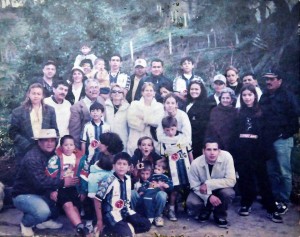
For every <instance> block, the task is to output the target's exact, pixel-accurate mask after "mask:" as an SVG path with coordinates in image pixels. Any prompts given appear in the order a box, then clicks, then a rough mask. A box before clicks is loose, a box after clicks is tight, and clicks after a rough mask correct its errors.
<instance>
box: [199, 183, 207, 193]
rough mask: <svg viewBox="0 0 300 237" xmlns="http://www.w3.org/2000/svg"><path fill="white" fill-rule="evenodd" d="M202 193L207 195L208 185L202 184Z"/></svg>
mask: <svg viewBox="0 0 300 237" xmlns="http://www.w3.org/2000/svg"><path fill="white" fill-rule="evenodd" d="M200 193H202V194H207V186H206V184H201V185H200Z"/></svg>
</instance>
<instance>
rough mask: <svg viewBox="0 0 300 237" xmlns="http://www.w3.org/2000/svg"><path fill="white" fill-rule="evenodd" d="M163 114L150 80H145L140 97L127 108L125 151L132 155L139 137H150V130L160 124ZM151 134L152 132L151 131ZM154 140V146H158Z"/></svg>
mask: <svg viewBox="0 0 300 237" xmlns="http://www.w3.org/2000/svg"><path fill="white" fill-rule="evenodd" d="M163 116H164V108H163V105H162V104H161V103H159V102H157V101H156V99H155V88H154V84H153V83H151V82H145V83H144V85H143V87H142V98H141V99H140V100H138V101H133V102H131V105H130V108H129V109H128V115H127V121H128V126H129V138H128V143H127V152H128V153H129V155H131V156H132V155H133V153H134V150H135V149H136V148H137V141H138V139H139V138H140V137H143V136H148V137H152V138H153V136H152V135H151V131H150V128H151V127H152V129H151V130H154V129H155V128H157V126H158V125H159V124H161V120H162V118H163ZM152 134H153V133H152ZM153 140H154V147H155V148H156V149H157V148H158V143H157V142H156V141H155V139H153Z"/></svg>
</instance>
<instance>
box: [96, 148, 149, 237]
mask: <svg viewBox="0 0 300 237" xmlns="http://www.w3.org/2000/svg"><path fill="white" fill-rule="evenodd" d="M130 160H131V158H130V156H129V155H128V154H127V153H126V152H120V153H118V154H116V155H115V157H114V165H113V169H114V173H113V175H111V176H109V177H107V178H106V179H105V180H103V181H102V182H101V185H100V186H99V187H100V188H99V190H98V191H97V194H96V196H95V199H94V203H95V209H96V215H97V228H98V231H100V232H101V230H102V229H103V224H105V228H104V229H103V233H102V234H103V235H107V236H110V235H112V236H134V235H135V233H143V232H147V231H149V230H150V227H151V224H150V222H149V220H148V219H147V218H144V217H142V216H140V215H139V214H137V213H136V212H135V211H133V210H132V209H131V208H130V197H131V190H130V187H131V180H130V176H128V175H126V173H127V172H128V171H129V168H130V163H131V162H130Z"/></svg>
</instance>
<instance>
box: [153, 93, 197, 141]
mask: <svg viewBox="0 0 300 237" xmlns="http://www.w3.org/2000/svg"><path fill="white" fill-rule="evenodd" d="M164 110H165V113H164V117H165V116H173V117H175V118H176V120H177V130H178V131H179V132H181V133H182V135H183V136H184V137H185V140H186V141H188V142H189V143H191V142H192V129H191V123H190V121H189V118H188V116H187V114H186V113H185V112H184V111H182V110H180V109H178V101H177V96H176V95H175V94H173V93H169V94H168V95H166V96H165V98H164ZM157 138H158V140H159V142H162V143H170V142H174V143H176V142H177V138H176V137H173V138H171V137H167V136H166V135H165V133H164V131H163V127H162V124H161V121H160V123H159V126H158V128H157Z"/></svg>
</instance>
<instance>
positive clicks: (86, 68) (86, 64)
mask: <svg viewBox="0 0 300 237" xmlns="http://www.w3.org/2000/svg"><path fill="white" fill-rule="evenodd" d="M80 67H82V69H83V72H84V75H85V76H86V77H87V78H88V79H93V78H94V74H93V71H92V69H93V62H92V60H90V59H83V60H82V61H81V63H80Z"/></svg>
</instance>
